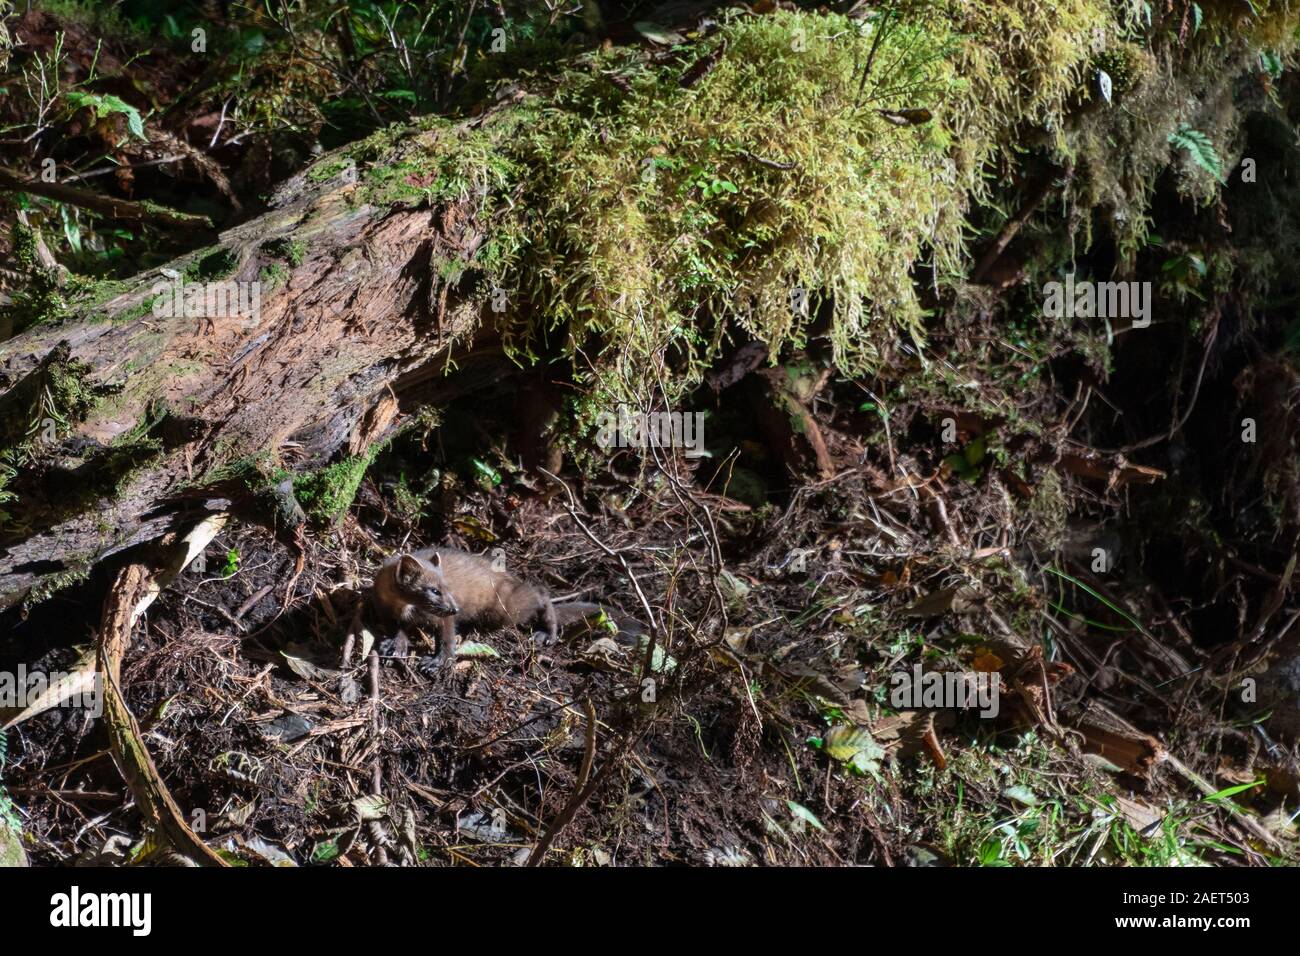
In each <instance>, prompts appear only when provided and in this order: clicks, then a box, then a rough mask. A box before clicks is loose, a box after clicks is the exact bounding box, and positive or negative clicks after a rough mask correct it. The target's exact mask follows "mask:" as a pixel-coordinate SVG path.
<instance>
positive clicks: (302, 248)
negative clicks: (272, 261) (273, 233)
mask: <svg viewBox="0 0 1300 956" xmlns="http://www.w3.org/2000/svg"><path fill="white" fill-rule="evenodd" d="M262 251H263V252H265V253H266V254H267V255H269V256H275V257H276V258H277V259H283V260H284V261H285V262H287V263H289V265H291V266H293V267H295V268H296V267H298V266H300V265H302V263H303V260H304V259H306V258H307V243H306V241H305V240H303V239H291V238H289V237H288V236H281V237H280V238H279V239H269V240H267V241H266V242H264V243H262Z"/></svg>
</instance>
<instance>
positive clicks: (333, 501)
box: [293, 445, 380, 524]
mask: <svg viewBox="0 0 1300 956" xmlns="http://www.w3.org/2000/svg"><path fill="white" fill-rule="evenodd" d="M379 451H380V448H379V446H378V445H375V446H371V448H370V449H368V450H367V451H366V452H365V453H364V454H361V455H349V456H347V457H346V458H344V459H343V460H342V461H337V462H335V463H334V464H332V465H328V466H326V467H325V468H322V469H320V470H319V471H314V472H310V473H308V474H305V475H299V476H297V477H296V478H294V480H293V492H294V496H295V497H296V498H297V499H298V503H299V504H300V505H302V507H303V509H304V510H305V511H306V512H307V513H308V515H310V516H311V517H313V518H315V519H316V520H317V521H319V522H322V523H327V524H333V523H335V522H337V521H339V520H340V519H341V518H342V517H343V515H344V513H345V512H346V511H347V510H348V508H349V507H351V506H352V501H353V499H355V498H356V496H357V489H359V488H360V487H361V480H362V479H363V478H364V477H365V475H366V469H368V468H369V467H370V465H371V463H372V462H373V461H374V460H375V456H376V455H377V454H378V453H379Z"/></svg>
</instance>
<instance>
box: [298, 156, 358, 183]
mask: <svg viewBox="0 0 1300 956" xmlns="http://www.w3.org/2000/svg"><path fill="white" fill-rule="evenodd" d="M351 165H352V161H351V160H349V159H344V158H339V157H337V156H331V157H328V158H326V159H322V160H321V161H320V162H319V163H316V164H315V165H314V166H312V167H311V168H310V169H308V170H307V180H308V181H309V182H313V183H324V182H329V181H330V180H331V179H333V178H334V177H336V176H338V175H339V174H341V173H342V172H343V171H344V170H345V169H347V168H348V167H350V166H351Z"/></svg>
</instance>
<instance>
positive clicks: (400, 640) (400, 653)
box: [379, 631, 411, 657]
mask: <svg viewBox="0 0 1300 956" xmlns="http://www.w3.org/2000/svg"><path fill="white" fill-rule="evenodd" d="M410 653H411V639H410V638H409V637H407V636H406V635H405V634H404V633H402V632H400V631H399V632H398V633H397V634H396V636H394V637H386V638H384V639H383V640H382V641H380V642H379V656H380V657H408V656H410Z"/></svg>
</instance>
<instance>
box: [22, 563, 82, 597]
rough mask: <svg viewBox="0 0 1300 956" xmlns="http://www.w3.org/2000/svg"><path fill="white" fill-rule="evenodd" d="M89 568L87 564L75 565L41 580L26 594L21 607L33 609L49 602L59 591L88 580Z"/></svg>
mask: <svg viewBox="0 0 1300 956" xmlns="http://www.w3.org/2000/svg"><path fill="white" fill-rule="evenodd" d="M90 568H91V565H90V564H89V563H86V564H77V565H74V566H73V567H70V568H66V569H64V570H62V571H59V572H57V573H55V574H51V575H49V576H48V577H44V578H42V579H41V580H40V582H39V583H37V584H36V585H35V586H34V587H33V588H32V589H31V590H30V591H28V592H27V597H26V598H24V599H23V605H24V606H25V607H35V606H36V605H37V604H40V603H41V602H42V601H47V600H49V599H50V598H52V597H53V596H54V595H56V594H58V593H59V592H60V591H65V590H67V589H68V588H70V587H75V586H76V585H78V584H80V583H82V582H83V581H85V580H87V579H89V577H90Z"/></svg>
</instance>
